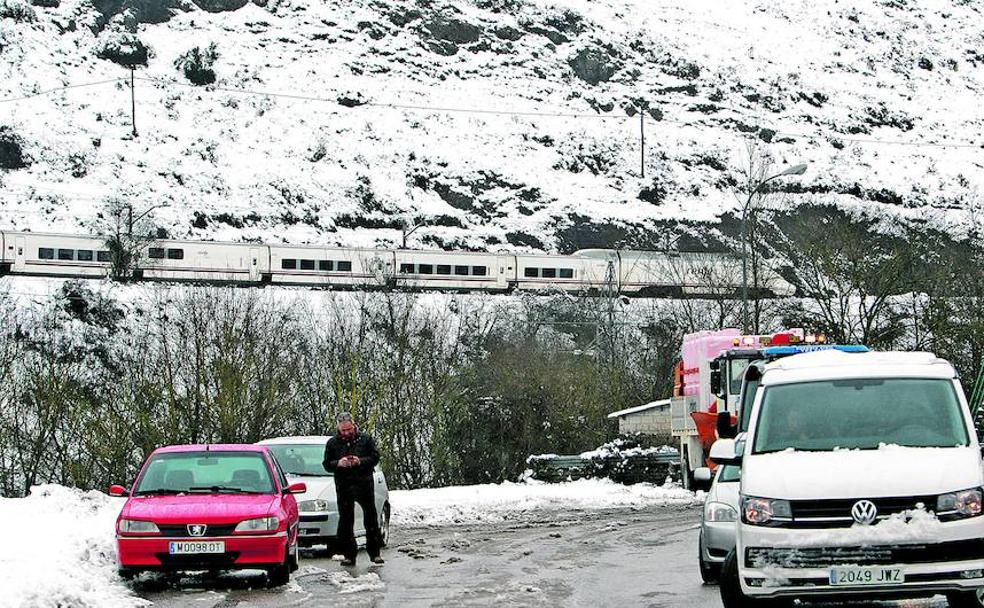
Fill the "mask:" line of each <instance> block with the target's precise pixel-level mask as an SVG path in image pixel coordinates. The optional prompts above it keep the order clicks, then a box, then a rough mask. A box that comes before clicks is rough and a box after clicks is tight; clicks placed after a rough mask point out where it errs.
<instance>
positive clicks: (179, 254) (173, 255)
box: [167, 249, 185, 260]
mask: <svg viewBox="0 0 984 608" xmlns="http://www.w3.org/2000/svg"><path fill="white" fill-rule="evenodd" d="M184 257H185V250H184V249H168V250H167V259H169V260H183V259H184Z"/></svg>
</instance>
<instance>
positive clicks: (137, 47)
mask: <svg viewBox="0 0 984 608" xmlns="http://www.w3.org/2000/svg"><path fill="white" fill-rule="evenodd" d="M96 57H99V58H100V59H106V60H108V61H112V62H113V63H116V64H119V65H122V66H125V67H132V66H138V65H143V66H145V65H147V59H148V58H149V57H150V52H149V50H148V49H147V47H146V46H145V45H144V43H143V42H141V41H140V39H139V38H137V37H136V35H134V34H131V33H129V32H111V33H109V34H107V35H106V36H104V37H103V38H102V39H101V40H100V41H99V42H98V43H97V44H96Z"/></svg>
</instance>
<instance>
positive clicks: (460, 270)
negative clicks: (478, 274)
mask: <svg viewBox="0 0 984 608" xmlns="http://www.w3.org/2000/svg"><path fill="white" fill-rule="evenodd" d="M454 273H455V274H456V275H458V276H461V277H466V276H468V267H467V266H455V267H454Z"/></svg>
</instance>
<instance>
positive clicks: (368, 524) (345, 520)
mask: <svg viewBox="0 0 984 608" xmlns="http://www.w3.org/2000/svg"><path fill="white" fill-rule="evenodd" d="M374 494H375V492H374V490H373V479H372V476H369V477H366V478H364V479H353V480H348V479H345V480H339V479H338V478H337V477H336V478H335V495H336V496H337V498H338V549H339V550H340V551H341V552H342V555H344V556H345V557H346V559H351V560H354V559H355V556H356V554H357V553H358V552H359V546H358V544H356V542H355V532H354V527H355V505H356V503H358V504H359V506H360V507H362V515H363V520H364V524H365V530H366V553H368V554H369V557H370V558H373V557H376V556H378V555H379V551H380V550H381V549H382V548H383V534H382V532H381V531H380V529H379V514H378V513H376V497H375V495H374Z"/></svg>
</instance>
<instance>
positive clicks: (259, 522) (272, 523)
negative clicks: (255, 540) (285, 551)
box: [236, 517, 280, 532]
mask: <svg viewBox="0 0 984 608" xmlns="http://www.w3.org/2000/svg"><path fill="white" fill-rule="evenodd" d="M279 526H280V520H279V519H277V518H276V517H257V518H256V519H247V520H246V521H241V522H239V525H238V526H236V532H276V531H277V528H278V527H279Z"/></svg>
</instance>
